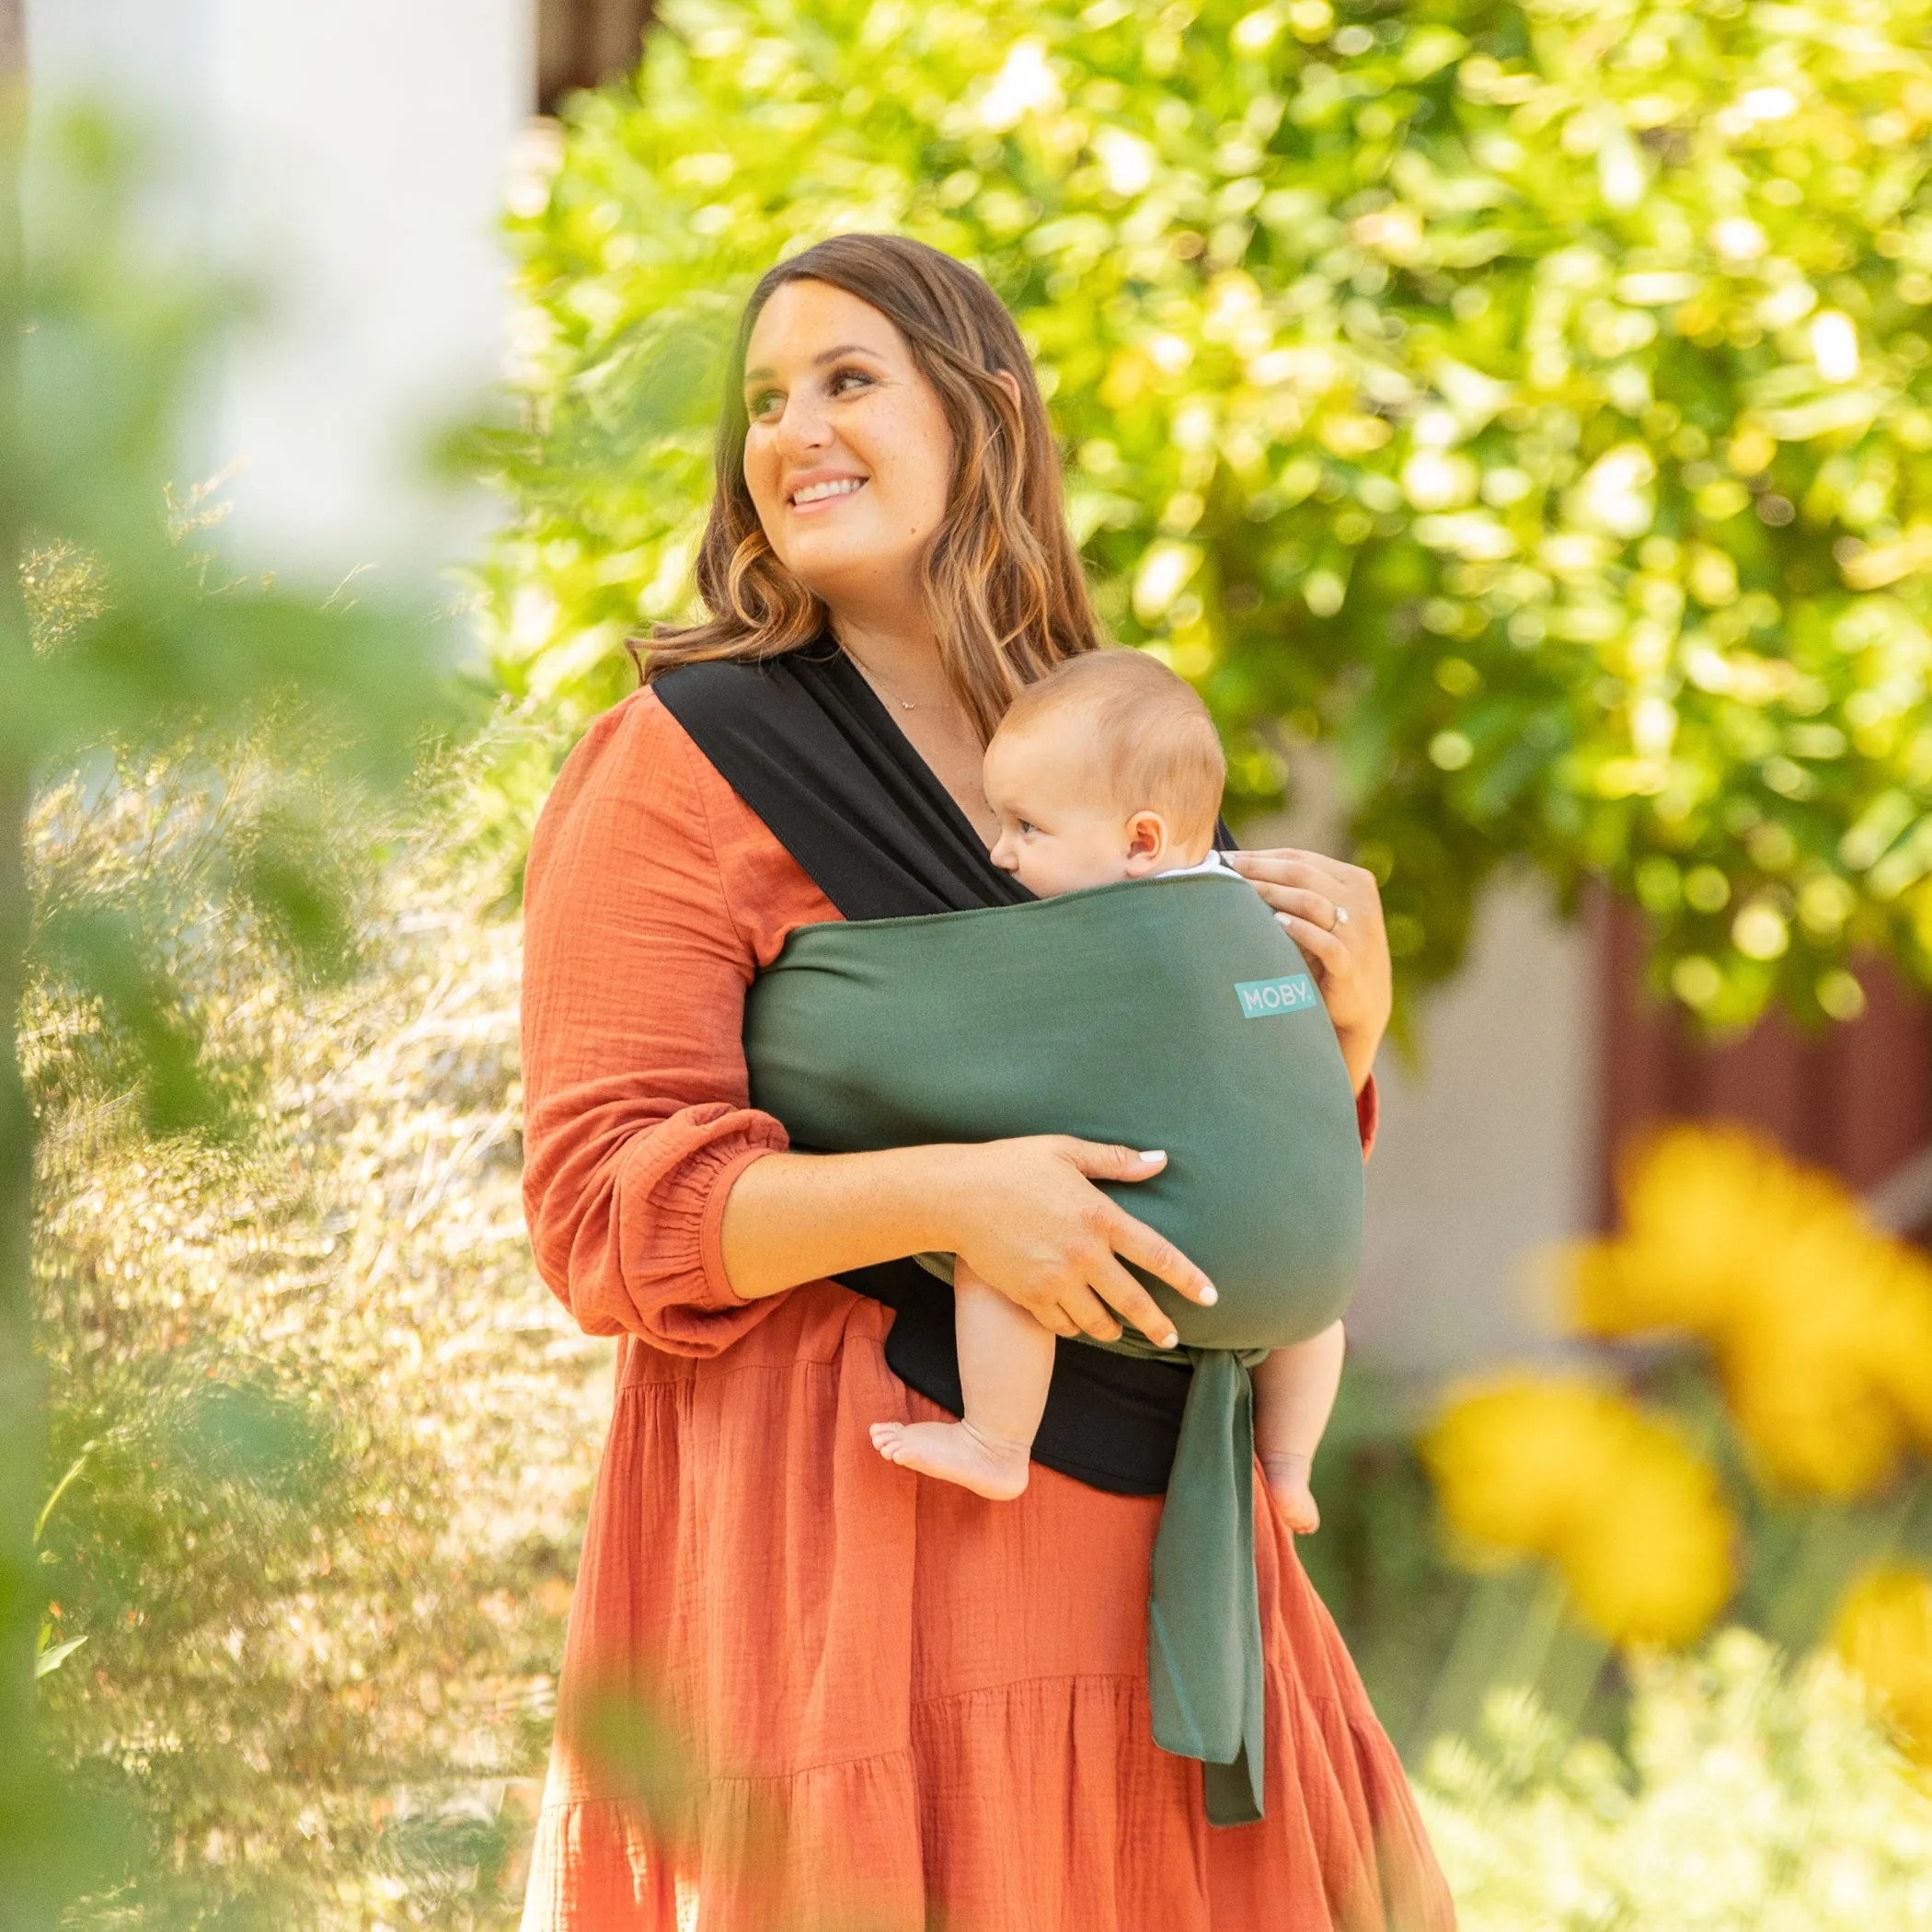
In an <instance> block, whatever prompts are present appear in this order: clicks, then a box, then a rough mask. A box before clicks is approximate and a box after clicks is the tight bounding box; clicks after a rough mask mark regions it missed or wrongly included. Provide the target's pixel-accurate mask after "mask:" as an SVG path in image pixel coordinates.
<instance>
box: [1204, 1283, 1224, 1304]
mask: <svg viewBox="0 0 1932 1932" xmlns="http://www.w3.org/2000/svg"><path fill="white" fill-rule="evenodd" d="M1220 1299H1221V1291H1220V1290H1219V1289H1218V1288H1216V1287H1215V1286H1214V1284H1213V1282H1209V1283H1208V1285H1207V1286H1206V1287H1205V1288H1203V1289H1202V1291H1201V1305H1202V1307H1203V1308H1212V1307H1213V1305H1214V1304H1215V1303H1216V1302H1218V1301H1219V1300H1220Z"/></svg>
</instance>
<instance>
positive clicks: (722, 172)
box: [487, 0, 1932, 1025]
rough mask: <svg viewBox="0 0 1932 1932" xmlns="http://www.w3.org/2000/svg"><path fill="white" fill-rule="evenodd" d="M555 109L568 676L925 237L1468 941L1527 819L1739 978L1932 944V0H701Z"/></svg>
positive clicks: (1119, 578)
mask: <svg viewBox="0 0 1932 1932" xmlns="http://www.w3.org/2000/svg"><path fill="white" fill-rule="evenodd" d="M660 17H661V20H662V21H663V23H664V27H663V30H662V31H661V32H659V33H657V34H655V35H654V36H653V37H652V39H651V40H650V44H649V47H648V49H647V55H646V59H645V63H644V65H643V68H642V70H641V72H640V74H639V75H638V81H637V84H636V86H635V88H619V87H614V88H611V89H609V90H606V91H605V92H604V93H601V94H597V95H594V96H587V97H582V98H579V99H578V100H577V101H576V102H575V103H574V104H573V106H572V107H571V109H570V110H569V118H568V121H567V123H566V125H565V126H564V127H563V128H562V129H561V130H560V131H557V132H554V133H553V135H551V136H550V137H547V145H546V144H544V143H537V144H533V148H532V151H531V154H530V155H529V157H528V163H529V165H528V167H527V168H526V171H525V173H524V175H523V178H521V179H520V180H519V181H518V182H517V183H516V184H515V185H514V186H513V188H512V196H511V217H510V227H511V232H512V238H513V240H514V242H515V245H516V247H517V248H518V249H519V251H520V253H521V256H522V259H523V287H524V291H525V294H526V297H527V306H526V309H525V312H524V315H523V322H522V325H521V329H520V336H519V355H520V369H519V374H518V377H517V384H518V387H519V388H520V390H521V393H522V395H523V398H524V400H525V403H526V406H527V414H526V425H525V429H524V431H523V433H522V434H508V433H506V434H501V435H500V437H499V438H498V440H497V442H496V444H495V447H494V449H493V451H492V453H491V456H490V459H489V460H490V461H491V462H492V463H493V465H494V466H495V468H496V470H497V472H498V474H499V475H500V477H502V478H503V479H504V480H505V481H506V482H507V483H508V485H509V486H510V487H511V489H512V490H513V492H514V493H515V494H516V496H517V497H518V499H519V500H520V501H521V503H522V505H523V512H524V514H523V517H522V519H521V520H520V522H519V523H518V524H517V525H516V526H515V527H513V528H512V529H511V530H509V531H508V532H506V533H505V535H504V536H503V537H502V539H501V540H500V543H499V545H498V546H497V547H496V549H495V551H494V553H493V556H492V558H491V559H490V561H489V566H488V569H487V580H488V583H489V592H490V600H491V623H492V627H493V633H494V644H495V657H496V661H497V665H498V669H499V673H500V677H501V678H502V680H503V682H504V683H505V684H507V685H508V686H509V687H510V688H511V689H512V690H513V691H515V692H517V693H519V694H523V695H526V696H531V697H533V698H535V700H537V701H539V702H541V703H543V704H546V705H549V706H554V707H557V708H558V710H560V712H561V714H562V716H563V717H564V719H566V721H567V722H569V723H573V724H574V723H581V720H582V719H584V718H586V717H587V716H588V715H590V714H591V713H592V712H593V711H594V710H595V709H596V708H598V707H601V706H602V705H604V704H605V703H607V702H608V701H609V700H610V699H611V698H612V697H613V696H615V695H616V694H617V693H618V691H619V690H620V689H621V688H622V686H623V684H624V682H625V673H624V670H623V665H622V661H621V658H620V657H619V655H618V653H617V650H616V647H617V645H618V643H619V641H620V640H621V638H623V637H624V636H625V635H626V634H627V633H628V632H630V631H633V630H636V629H638V628H639V627H643V626H647V625H648V624H649V623H650V622H651V621H655V620H660V619H663V618H668V617H671V616H673V615H677V614H678V613H679V612H680V611H682V610H683V609H684V607H685V600H686V599H687V597H688V595H689V575H690V564H691V558H692V555H693V549H694V544H695V539H696V533H697V530H698V528H699V525H700V521H701V516H702V511H703V506H704V502H705V500H706V497H707V490H708V467H707V459H708V443H709V435H708V420H709V415H710V411H711V409H712V408H714V407H715V402H716V396H715V387H707V385H706V384H707V372H709V371H711V370H714V369H715V367H716V345H717V344H718V343H719V341H720V340H721V339H722V335H723V331H724V329H725V328H727V327H728V325H729V320H730V314H731V312H732V309H733V307H734V305H735V304H736V303H737V302H738V301H739V300H741V299H742V295H743V293H745V292H746V291H747V290H748V289H749V286H750V284H751V282H753V280H754V279H755V277H756V275H757V274H758V273H759V272H760V271H762V270H764V269H765V268H766V267H768V266H769V265H770V263H771V262H772V261H773V260H774V259H777V258H778V257H779V256H781V255H783V254H785V253H787V252H788V251H790V250H793V249H795V248H797V247H800V246H802V245H804V244H806V243H808V242H810V241H811V240H813V239H815V238H817V237H818V236H821V235H823V234H825V233H828V232H831V231H834V230H836V229H841V228H854V227H873V228H896V229H902V230H904V231H907V232H910V233H913V234H916V235H918V236H922V237H924V238H926V239H927V240H930V241H932V242H934V243H935V244H937V246H939V247H944V248H947V249H949V250H950V251H952V252H954V253H956V254H959V255H960V256H962V257H964V258H966V259H971V260H972V261H974V262H976V263H977V264H978V265H979V266H980V267H981V268H982V269H983V270H984V271H985V272H986V273H987V275H988V276H989V277H990V278H991V279H992V281H993V282H995V285H996V286H997V287H998V288H999V290H1000V291H1001V293H1003V294H1004V295H1005V296H1006V299H1007V300H1008V301H1009V302H1010V303H1011V305H1013V307H1014V309H1015V311H1016V313H1017V315H1018V317H1019V319H1020V322H1021V326H1022V328H1023V329H1024V330H1025V332H1026V333H1027V336H1028V338H1029V342H1030V344H1031V346H1032V347H1033V349H1034V351H1035V355H1036V360H1037V362H1038V365H1039V367H1040V371H1041V379H1042V382H1043V384H1044V385H1045V386H1046V388H1047V390H1048V393H1049V396H1050V398H1051V403H1052V408H1053V411H1054V414H1055V418H1056V421H1057V423H1058V426H1059V429H1060V431H1061V433H1062V436H1063V439H1064V443H1065V446H1066V449H1067V452H1068V454H1069V457H1070V459H1071V460H1070V463H1069V485H1070V492H1071V499H1072V510H1073V514H1074V518H1075V526H1076V530H1077V532H1078V534H1079V535H1080V536H1081V538H1082V540H1083V543H1084V545H1085V546H1086V552H1087V558H1088V561H1089V565H1090V567H1091V568H1092V570H1093V572H1094V575H1095V578H1096V581H1097V587H1098V592H1099V597H1100V602H1101V604H1102V607H1103V611H1104V615H1106V617H1107V619H1108V621H1109V622H1110V625H1111V626H1112V627H1113V628H1114V630H1115V631H1116V633H1117V635H1119V636H1120V637H1121V638H1123V639H1124V640H1127V641H1131V642H1135V643H1141V644H1144V645H1146V646H1148V647H1150V648H1153V649H1155V650H1159V651H1162V652H1164V653H1165V654H1167V656H1168V657H1169V659H1170V660H1171V661H1172V662H1173V663H1174V664H1175V665H1176V667H1177V668H1179V670H1181V671H1183V672H1184V673H1186V674H1187V675H1189V676H1190V677H1192V678H1194V679H1195V680H1197V682H1199V684H1201V686H1202V690H1203V691H1204V692H1205V693H1206V694H1207V696H1208V697H1209V699H1210V701H1211V702H1212V703H1213V707H1214V708H1215V711H1216V714H1217V716H1218V717H1219V718H1220V719H1221V721H1222V724H1223V726H1224V729H1225V733H1226V736H1227V739H1228V742H1229V748H1230V752H1231V758H1232V765H1233V774H1234V786H1235V794H1236V802H1237V803H1245V804H1248V805H1252V804H1256V803H1259V802H1262V801H1265V800H1266V799H1270V798H1271V797H1273V796H1274V795H1276V794H1277V793H1278V792H1279V790H1280V788H1282V784H1283V782H1284V779H1285V777H1286V776H1287V771H1288V767H1289V765H1290V764H1291V763H1292V762H1293V759H1294V755H1295V747H1296V746H1297V745H1298V744H1300V743H1302V742H1305V741H1306V740H1308V739H1311V738H1316V737H1327V738H1329V739H1331V740H1332V741H1334V742H1335V743H1336V745H1337V748H1338V751H1339V753H1340V766H1341V770H1342V774H1343V776H1344V779H1345V783H1346V788H1347V794H1348V799H1349V802H1350V806H1351V822H1352V831H1353V837H1354V842H1355V848H1356V852H1357V855H1358V856H1359V857H1361V858H1362V859H1363V861H1364V862H1365V863H1368V864H1370V865H1371V866H1373V867H1374V869H1375V870H1376V871H1377V873H1378V874H1380V875H1381V876H1382V877H1383V878H1384V880H1385V883H1386V895H1387V901H1388V905H1389V909H1390V915H1391V916H1390V932H1391V937H1392V939H1393V941H1394V943H1395V946H1396V949H1397V954H1398V963H1399V965H1400V967H1401V970H1402V972H1403V973H1404V975H1405V977H1406V979H1407V980H1408V981H1409V983H1411V984H1413V983H1417V982H1419V981H1422V980H1426V979H1429V978H1432V977H1433V976H1436V975H1438V974H1441V973H1443V972H1447V971H1449V970H1450V969H1451V968H1453V966H1454V965H1455V961H1456V960H1457V958H1458V957H1459V954H1460V951H1461V948H1462V945H1463V943H1464V938H1465V936H1466V927H1467V920H1468V912H1469V905H1470V901H1471V897H1472V894H1473V893H1474V891H1475V890H1476V889H1477V887H1478V884H1479V883H1480V881H1481V880H1482V879H1483V877H1484V876H1485V875H1486V874H1487V873H1488V871H1489V869H1490V868H1492V867H1493V866H1495V865H1496V864H1497V863H1498V862H1500V861H1501V860H1502V859H1504V858H1506V857H1512V856H1518V855H1524V856H1527V857H1530V858H1532V859H1534V860H1535V862H1536V863H1537V864H1539V865H1540V866H1541V867H1542V868H1544V869H1545V870H1546V871H1547V873H1548V874H1549V875H1550V876H1552V877H1553V878H1554V879H1555V880H1557V882H1558V885H1559V886H1560V887H1562V888H1563V889H1565V890H1566V891H1567V890H1569V889H1570V888H1572V887H1573V886H1574V885H1575V883H1576V882H1577V881H1578V880H1580V879H1581V878H1582V877H1583V876H1585V875H1595V876H1600V877H1603V878H1606V879H1608V880H1611V881H1612V882H1613V883H1614V884H1616V886H1617V888H1618V889H1619V890H1621V891H1625V892H1627V893H1628V894H1630V895H1632V896H1634V897H1636V898H1637V899H1638V900H1639V902H1640V903H1642V904H1643V906H1644V907H1645V909H1646V911H1647V913H1648V914H1649V915H1650V920H1651V923H1652V926H1653V929H1654V931H1655V933H1656V935H1657V937H1658V954H1657V960H1656V972H1657V975H1658V979H1659V982H1660V983H1661V984H1662V985H1664V986H1667V987H1668V988H1669V989H1670V990H1671V991H1673V993H1674V995H1676V996H1677V997H1678V998H1679V999H1680V1000H1682V1001H1683V1002H1684V1003H1685V1005H1687V1006H1690V1007H1691V1008H1693V1009H1694V1010H1696V1012H1698V1013H1700V1014H1702V1015H1703V1016H1705V1017H1706V1018H1708V1019H1709V1020H1710V1021H1712V1022H1714V1023H1718V1024H1721V1025H1730V1024H1740V1023H1742V1022H1744V1021H1746V1020H1748V1019H1749V1018H1752V1017H1753V1016H1754V1014H1755V1013H1756V1011H1757V1010H1759V1008H1760V1007H1761V1006H1762V1005H1763V1004H1764V1002H1765V1000H1767V999H1768V998H1771V997H1773V996H1775V995H1783V996H1784V997H1786V998H1787V999H1788V1000H1789V1001H1790V1002H1791V1003H1792V1004H1793V1006H1796V1007H1797V1009H1798V1010H1800V1012H1803V1013H1808V1014H1811V1015H1817V1014H1820V1013H1825V1014H1830V1015H1833V1016H1834V1017H1837V1018H1850V1017H1852V1015H1853V1014H1854V1013H1855V1012H1856V1011H1857V1008H1858V1006H1859V1005H1860V1003H1861V1000H1862V995H1861V993H1860V991H1859V988H1858V985H1857V980H1856V977H1855V976H1854V974H1853V972H1852V971H1851V970H1850V962H1851V961H1852V960H1853V959H1854V957H1855V955H1856V952H1857V949H1859V948H1860V947H1864V946H1872V945H1879V946H1887V947H1890V948H1892V949H1895V950H1896V951H1897V952H1899V953H1900V954H1901V955H1902V956H1903V958H1904V959H1905V960H1906V961H1907V962H1908V963H1909V964H1910V965H1911V966H1912V968H1913V969H1914V970H1915V971H1916V972H1919V973H1920V974H1921V975H1922V976H1932V815H1928V813H1932V712H1928V709H1927V704H1926V683H1927V677H1928V675H1932V638H1928V633H1927V622H1928V619H1932V595H1928V592H1927V580H1926V570H1927V569H1928V568H1932V201H1928V198H1927V190H1926V168H1927V161H1928V145H1927V132H1928V129H1932V57H1928V55H1927V52H1926V47H1927V42H1928V35H1932V16H1928V15H1927V12H1926V7H1925V6H1924V5H1923V4H1922V0H1899V4H1882V5H1881V4H1879V0H1813V4H1806V5H1790V6H1747V5H1745V4H1743V0H1616V4H1613V5H1610V6H1595V5H1593V6H1581V5H1578V4H1574V0H1471V4H1459V5H1453V6H1452V5H1448V4H1444V0H1436V4H1433V5H1423V6H1411V7H1407V8H1402V9H1396V8H1392V7H1389V6H1382V5H1377V4H1365V0H1364V4H1357V0H1344V4H1340V5H1334V6H1331V5H1330V4H1329V0H1289V4H1271V5H1264V6H1252V5H1249V4H1248V0H1172V4H1168V5H1165V6H1129V5H1127V4H1125V0H1095V4H1090V5H1087V6H1075V5H1073V4H1072V0H1055V4H1050V5H1046V6H1024V7H1022V6H1017V5H1006V4H992V5H985V6H957V5H954V6H947V5H940V6H907V5H904V4H902V0H816V4H813V5H811V6H797V5H791V4H786V0H674V4H672V5H669V6H665V7H663V8H661V14H660Z"/></svg>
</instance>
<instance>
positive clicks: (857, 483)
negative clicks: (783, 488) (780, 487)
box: [792, 477, 866, 504]
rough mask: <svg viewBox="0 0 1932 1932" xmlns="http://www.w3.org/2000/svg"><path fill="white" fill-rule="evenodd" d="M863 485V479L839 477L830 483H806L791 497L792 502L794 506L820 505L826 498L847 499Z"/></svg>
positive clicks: (863, 486)
mask: <svg viewBox="0 0 1932 1932" xmlns="http://www.w3.org/2000/svg"><path fill="white" fill-rule="evenodd" d="M865 483H866V479H865V478H864V477H839V478H838V479H837V480H836V481H835V482H832V483H808V484H807V485H806V486H805V488H804V489H801V490H799V491H798V492H797V494H796V495H794V496H793V498H792V501H793V503H795V504H798V503H822V502H823V501H824V500H825V499H826V498H827V497H849V496H850V495H851V494H852V492H853V491H854V490H855V489H864V488H865Z"/></svg>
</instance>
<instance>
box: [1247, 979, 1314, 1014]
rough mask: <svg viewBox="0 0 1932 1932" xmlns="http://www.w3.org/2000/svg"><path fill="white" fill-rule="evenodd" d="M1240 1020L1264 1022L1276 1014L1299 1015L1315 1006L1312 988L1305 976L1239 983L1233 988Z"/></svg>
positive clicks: (1311, 983)
mask: <svg viewBox="0 0 1932 1932" xmlns="http://www.w3.org/2000/svg"><path fill="white" fill-rule="evenodd" d="M1235 995H1236V998H1238V999H1239V1000H1240V1002H1241V1018H1243V1019H1266V1018H1269V1017H1270V1016H1271V1015H1272V1014H1276V1013H1301V1012H1305V1011H1306V1009H1307V1008H1308V1007H1310V1006H1317V1005H1319V1003H1320V1001H1319V996H1318V995H1317V993H1316V991H1315V985H1314V983H1313V981H1311V980H1310V979H1309V977H1308V975H1307V974H1306V973H1305V972H1291V973H1288V974H1286V975H1285V976H1284V977H1282V978H1281V979H1278V980H1242V981H1239V982H1238V983H1236V987H1235Z"/></svg>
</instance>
